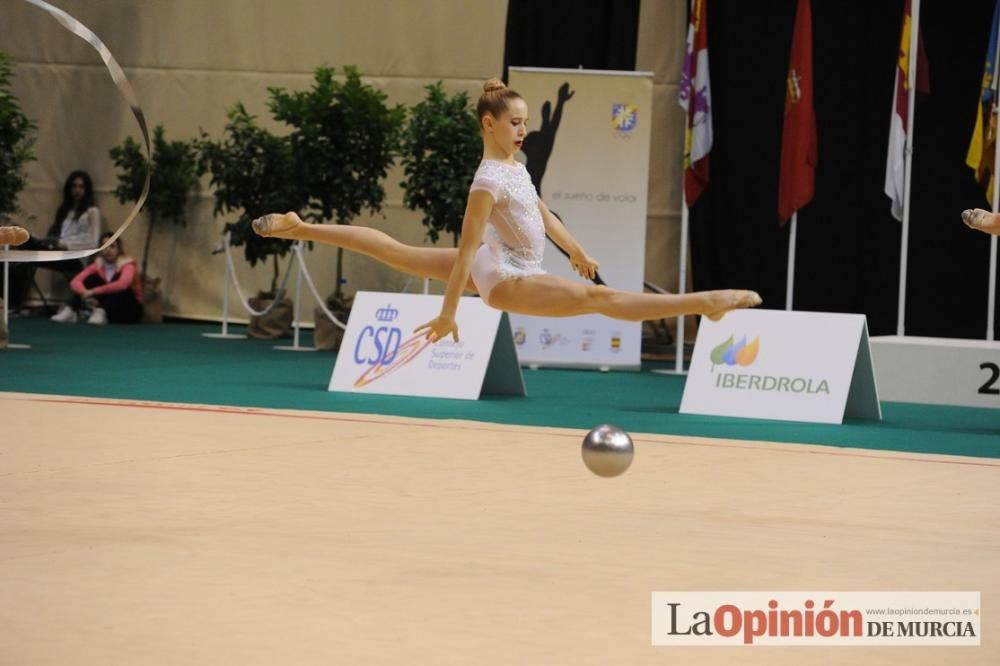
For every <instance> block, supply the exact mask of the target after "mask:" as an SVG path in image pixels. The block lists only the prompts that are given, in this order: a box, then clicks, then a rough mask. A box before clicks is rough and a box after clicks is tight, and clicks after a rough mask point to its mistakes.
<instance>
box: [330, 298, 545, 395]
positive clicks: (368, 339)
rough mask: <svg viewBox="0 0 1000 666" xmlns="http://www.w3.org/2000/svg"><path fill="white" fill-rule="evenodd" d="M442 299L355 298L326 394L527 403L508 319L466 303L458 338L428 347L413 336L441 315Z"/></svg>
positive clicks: (466, 300) (474, 301)
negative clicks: (485, 396)
mask: <svg viewBox="0 0 1000 666" xmlns="http://www.w3.org/2000/svg"><path fill="white" fill-rule="evenodd" d="M442 299H443V297H442V296H428V295H423V294H386V293H378V292H370V291H359V292H358V293H357V294H356V295H355V297H354V305H353V306H352V307H351V318H350V320H349V321H348V322H347V330H346V331H345V332H344V340H343V342H342V343H341V345H340V352H339V353H338V354H337V362H336V364H335V366H334V368H333V376H332V377H331V378H330V389H329V390H331V391H347V392H353V393H383V394H389V395H412V396H426V397H434V398H463V399H466V400H476V399H478V398H479V396H480V394H481V393H499V394H504V395H524V394H525V391H524V379H523V377H522V376H521V369H520V367H518V364H517V355H516V353H515V352H514V341H513V340H512V339H511V334H510V324H509V323H508V322H507V320H506V315H505V314H503V313H501V312H499V311H498V310H494V309H492V308H490V307H487V306H486V305H484V304H483V302H482V301H481V300H480V299H478V298H472V297H463V298H462V300H461V303H460V304H459V306H458V315H457V317H456V320H457V322H458V332H459V337H460V338H461V340H460V341H459V342H455V341H454V340H452V339H451V338H447V339H446V340H441V341H439V342H438V343H436V344H431V343H429V342H427V340H425V339H424V337H423V336H422V335H416V334H415V333H414V332H413V329H415V328H416V327H417V326H420V325H421V324H423V323H426V322H428V321H430V320H431V319H433V318H434V317H436V316H437V315H438V313H439V312H440V311H441V301H442Z"/></svg>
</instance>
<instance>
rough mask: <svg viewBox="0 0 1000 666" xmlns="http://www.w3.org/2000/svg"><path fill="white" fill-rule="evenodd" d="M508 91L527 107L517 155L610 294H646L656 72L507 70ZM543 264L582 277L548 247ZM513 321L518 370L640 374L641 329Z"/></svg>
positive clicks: (607, 323) (594, 322) (590, 319)
mask: <svg viewBox="0 0 1000 666" xmlns="http://www.w3.org/2000/svg"><path fill="white" fill-rule="evenodd" d="M509 85H510V87H511V88H512V89H514V90H516V91H517V92H518V93H520V94H521V96H522V97H524V99H525V101H526V102H527V103H528V115H529V118H528V136H527V138H526V139H525V142H524V148H523V149H522V152H521V153H519V154H518V156H517V158H518V159H519V160H521V161H523V162H524V165H525V167H527V169H528V173H530V174H531V179H532V182H534V184H535V187H536V188H537V189H538V190H539V194H540V195H541V197H542V200H544V201H545V203H546V204H547V205H548V207H549V209H551V210H552V212H553V213H555V214H556V215H557V216H558V217H559V218H560V219H562V221H563V223H564V224H565V225H566V227H567V228H568V229H569V231H570V233H571V234H573V236H574V237H575V238H576V239H577V240H578V241H580V243H581V245H583V247H584V249H585V250H586V251H587V253H588V254H589V255H590V256H592V257H594V258H595V259H596V260H597V261H598V262H600V270H599V272H600V275H601V278H603V280H604V282H605V283H606V284H607V285H608V286H609V287H613V288H615V289H622V290H626V291H637V292H641V291H642V289H643V277H644V274H645V255H646V198H647V189H648V181H649V145H650V123H651V118H652V114H651V110H652V103H653V79H652V73H650V72H612V71H597V70H582V69H538V68H529V67H511V68H510V81H509ZM543 267H544V268H545V270H546V271H548V272H549V273H552V274H554V275H560V276H563V277H566V278H569V279H573V280H582V278H580V277H579V276H577V275H576V274H575V273H574V272H573V271H572V268H571V267H570V265H569V261H568V260H567V259H566V257H565V256H564V255H563V254H562V253H561V252H559V250H558V249H557V248H555V247H553V246H552V244H551V242H550V243H548V246H547V247H546V249H545V261H544V264H543ZM510 320H511V326H512V328H513V332H514V341H515V343H516V345H517V356H518V360H519V361H520V363H521V364H522V365H529V364H530V365H535V364H537V365H543V366H554V367H558V366H562V367H602V366H607V367H610V368H638V367H639V364H640V358H639V355H640V351H641V349H640V347H641V343H642V324H641V323H639V322H627V321H617V320H613V319H609V318H607V317H604V316H601V315H584V316H579V317H529V316H524V315H511V317H510Z"/></svg>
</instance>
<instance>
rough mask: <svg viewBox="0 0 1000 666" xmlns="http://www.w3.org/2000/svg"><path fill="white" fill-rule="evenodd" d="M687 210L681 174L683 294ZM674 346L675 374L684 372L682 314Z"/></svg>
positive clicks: (679, 279)
mask: <svg viewBox="0 0 1000 666" xmlns="http://www.w3.org/2000/svg"><path fill="white" fill-rule="evenodd" d="M689 215H690V213H689V211H688V205H687V197H686V196H684V183H683V174H682V181H681V252H680V254H681V256H680V260H679V261H678V262H677V293H678V294H684V293H685V292H686V290H687V245H688V224H689V219H688V218H689ZM674 340H675V343H676V344H675V345H674V346H675V347H676V349H677V353H676V358H675V359H674V371H675V372H676V373H677V374H683V372H684V315H680V316H678V317H677V335H675V336H674Z"/></svg>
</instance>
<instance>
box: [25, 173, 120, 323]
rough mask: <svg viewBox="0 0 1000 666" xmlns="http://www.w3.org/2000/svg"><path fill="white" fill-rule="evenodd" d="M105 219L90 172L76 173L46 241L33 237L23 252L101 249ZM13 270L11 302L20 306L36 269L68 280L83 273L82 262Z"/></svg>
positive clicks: (30, 265)
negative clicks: (42, 269)
mask: <svg viewBox="0 0 1000 666" xmlns="http://www.w3.org/2000/svg"><path fill="white" fill-rule="evenodd" d="M102 225H103V220H102V218H101V211H100V210H99V209H98V208H97V206H96V205H94V183H93V181H92V180H91V178H90V174H88V173H87V172H86V171H80V170H77V171H74V172H72V173H71V174H70V175H69V176H67V178H66V182H65V183H64V184H63V195H62V203H61V204H60V205H59V208H58V209H56V214H55V219H54V220H53V221H52V226H50V227H49V231H48V235H47V236H46V237H45V238H35V237H32V238H29V239H28V241H27V242H25V243H24V244H23V245H22V246H21V249H22V250H89V249H92V248H95V247H97V239H98V237H99V236H100V235H101V227H102ZM11 268H12V270H11V301H12V303H13V304H15V305H17V306H19V305H21V304H22V302H23V301H24V298H25V296H27V293H28V286H29V285H30V283H31V277H32V275H33V274H34V271H35V269H36V268H47V269H48V270H51V271H55V272H57V273H61V274H62V275H63V276H65V277H66V279H67V280H70V279H72V278H73V276H74V275H76V274H77V273H79V272H80V271H81V270H83V262H82V261H80V260H79V259H68V260H65V261H40V262H37V263H18V264H14V265H13V266H12V267H11Z"/></svg>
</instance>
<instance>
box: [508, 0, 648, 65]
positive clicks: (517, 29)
mask: <svg viewBox="0 0 1000 666" xmlns="http://www.w3.org/2000/svg"><path fill="white" fill-rule="evenodd" d="M638 39H639V0H615V1H611V0H592V1H590V2H579V0H575V1H572V2H571V1H569V0H510V2H509V3H508V5H507V36H506V44H505V48H504V58H503V72H504V80H505V81H506V80H507V68H508V67H510V66H514V67H566V68H574V69H575V68H579V67H582V68H583V69H615V70H626V71H632V70H635V50H636V44H637V43H638Z"/></svg>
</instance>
